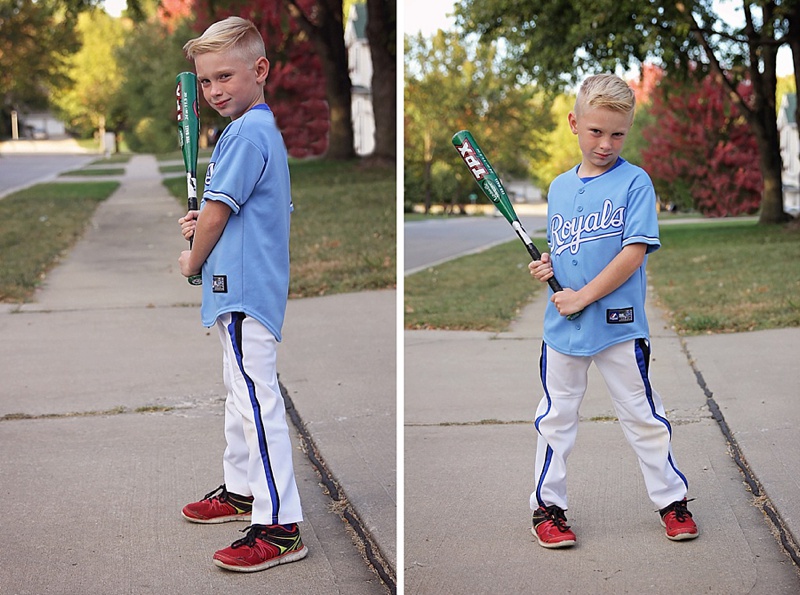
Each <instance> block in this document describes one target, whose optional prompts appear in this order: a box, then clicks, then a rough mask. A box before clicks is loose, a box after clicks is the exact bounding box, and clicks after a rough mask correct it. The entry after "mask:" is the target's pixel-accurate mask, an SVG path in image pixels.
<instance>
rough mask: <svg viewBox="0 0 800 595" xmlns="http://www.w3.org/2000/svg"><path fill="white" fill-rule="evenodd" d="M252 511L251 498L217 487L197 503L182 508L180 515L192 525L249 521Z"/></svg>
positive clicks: (222, 486) (223, 487)
mask: <svg viewBox="0 0 800 595" xmlns="http://www.w3.org/2000/svg"><path fill="white" fill-rule="evenodd" d="M252 511H253V497H252V496H240V495H239V494H233V493H231V492H229V491H228V490H226V489H225V486H224V485H221V486H219V487H218V488H217V489H216V490H214V491H213V492H209V493H208V494H206V495H205V496H203V499H202V500H200V501H199V502H192V503H191V504H187V505H186V506H184V507H183V510H182V511H181V514H182V515H183V518H185V519H186V520H187V521H191V522H193V523H208V524H210V523H227V522H229V521H249V520H250V513H251V512H252Z"/></svg>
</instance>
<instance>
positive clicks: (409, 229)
mask: <svg viewBox="0 0 800 595" xmlns="http://www.w3.org/2000/svg"><path fill="white" fill-rule="evenodd" d="M546 221H547V218H546V217H545V216H543V215H542V216H521V217H520V222H521V223H522V226H523V227H524V228H525V230H526V231H527V232H528V234H529V235H530V236H531V237H536V236H540V237H541V236H543V235H544V233H545V226H546ZM403 228H404V233H405V263H404V271H405V274H406V275H410V274H412V273H415V272H417V271H419V270H421V269H424V268H426V267H429V266H433V265H436V264H440V263H442V262H445V261H447V260H452V259H453V258H457V257H459V256H463V255H465V254H469V253H472V252H479V251H481V250H485V249H487V248H490V247H492V246H494V245H496V244H501V243H503V242H506V241H508V240H512V239H514V238H515V237H516V236H515V234H514V230H513V229H511V226H510V225H509V224H508V222H507V221H506V220H505V219H504V218H503V217H500V216H497V217H481V216H471V217H450V218H446V219H445V218H431V219H427V220H425V221H412V222H408V223H405V225H404V226H403ZM522 249H524V248H523V247H522V246H520V250H522Z"/></svg>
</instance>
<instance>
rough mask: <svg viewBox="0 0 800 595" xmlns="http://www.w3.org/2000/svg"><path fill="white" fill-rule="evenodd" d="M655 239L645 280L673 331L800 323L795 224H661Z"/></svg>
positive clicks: (799, 236) (799, 240) (799, 241)
mask: <svg viewBox="0 0 800 595" xmlns="http://www.w3.org/2000/svg"><path fill="white" fill-rule="evenodd" d="M661 243H662V248H661V249H660V250H658V251H657V252H655V253H654V254H653V255H652V256H651V257H650V259H649V262H648V272H649V278H650V282H651V284H652V285H653V286H654V287H655V289H656V295H657V297H658V299H659V300H660V302H661V303H662V304H663V305H664V306H665V307H666V308H667V309H668V310H669V311H670V313H671V317H672V320H673V322H674V324H675V326H676V328H677V329H678V330H680V331H684V332H687V333H703V332H712V333H720V332H739V331H750V330H761V329H769V328H783V327H790V326H800V226H798V225H796V224H795V225H792V226H788V227H786V226H761V225H758V224H757V223H753V222H743V221H735V220H733V221H730V222H727V221H724V222H708V223H693V224H689V225H674V226H672V225H671V226H662V228H661Z"/></svg>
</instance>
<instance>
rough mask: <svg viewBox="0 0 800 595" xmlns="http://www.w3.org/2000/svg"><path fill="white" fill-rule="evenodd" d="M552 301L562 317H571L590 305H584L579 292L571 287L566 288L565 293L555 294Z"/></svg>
mask: <svg viewBox="0 0 800 595" xmlns="http://www.w3.org/2000/svg"><path fill="white" fill-rule="evenodd" d="M550 301H551V302H553V304H555V306H556V310H558V313H559V314H561V316H569V315H570V314H575V313H576V312H580V311H581V310H583V309H584V308H585V307H586V306H587V305H588V304H584V303H583V300H582V299H581V294H580V293H579V292H577V291H575V290H574V289H570V288H569V287H565V288H564V291H559V292H557V293H554V294H553V296H552V297H551V298H550Z"/></svg>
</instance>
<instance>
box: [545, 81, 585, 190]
mask: <svg viewBox="0 0 800 595" xmlns="http://www.w3.org/2000/svg"><path fill="white" fill-rule="evenodd" d="M574 105H575V96H574V95H567V94H565V95H559V96H558V97H556V98H555V99H554V100H553V102H552V103H551V107H550V114H551V116H552V118H553V121H554V123H555V126H554V127H553V130H551V131H550V132H548V133H547V135H546V136H545V137H544V147H545V151H546V152H547V157H546V158H544V159H542V160H541V162H539V163H538V164H537V165H536V172H537V174H538V177H539V180H540V185H541V187H542V189H543V190H544V191H545V192H546V191H547V188H548V187H549V185H550V182H552V181H553V180H554V179H555V178H556V176H558V175H559V174H561V173H563V172H565V171H567V170H568V169H569V168H571V167H575V166H576V165H577V164H579V163H580V162H581V150H580V149H579V148H578V141H577V140H576V138H575V135H574V134H572V130H570V128H569V123H568V122H567V116H568V115H569V113H570V112H571V111H572V108H573V107H574Z"/></svg>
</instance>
